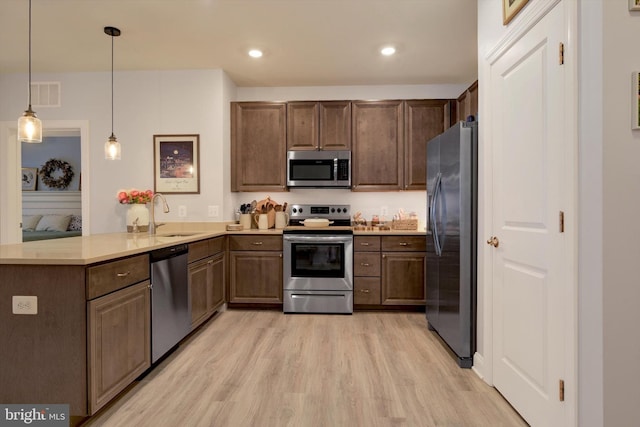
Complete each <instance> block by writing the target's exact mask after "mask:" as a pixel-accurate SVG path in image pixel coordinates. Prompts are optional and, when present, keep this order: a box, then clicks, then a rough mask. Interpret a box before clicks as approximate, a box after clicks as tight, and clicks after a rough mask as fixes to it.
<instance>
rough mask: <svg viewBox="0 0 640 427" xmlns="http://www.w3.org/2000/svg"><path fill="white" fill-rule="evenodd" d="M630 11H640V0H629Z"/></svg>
mask: <svg viewBox="0 0 640 427" xmlns="http://www.w3.org/2000/svg"><path fill="white" fill-rule="evenodd" d="M629 10H640V0H629Z"/></svg>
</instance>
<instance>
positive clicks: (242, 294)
mask: <svg viewBox="0 0 640 427" xmlns="http://www.w3.org/2000/svg"><path fill="white" fill-rule="evenodd" d="M229 269H230V270H231V277H230V283H229V302H231V303H282V252H270V251H246V252H231V253H230V257H229Z"/></svg>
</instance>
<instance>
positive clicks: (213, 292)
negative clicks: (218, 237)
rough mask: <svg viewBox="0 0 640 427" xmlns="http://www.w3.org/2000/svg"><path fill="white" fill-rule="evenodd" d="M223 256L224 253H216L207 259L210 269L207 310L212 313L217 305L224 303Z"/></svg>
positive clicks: (224, 275)
mask: <svg viewBox="0 0 640 427" xmlns="http://www.w3.org/2000/svg"><path fill="white" fill-rule="evenodd" d="M224 262H225V256H224V253H221V254H218V255H216V256H214V257H212V258H211V260H209V267H210V270H211V286H210V288H209V289H210V292H209V298H208V301H209V302H208V311H209V313H213V312H214V311H215V310H216V309H217V308H218V307H220V306H221V305H222V304H224V289H225V279H226V274H225V265H224Z"/></svg>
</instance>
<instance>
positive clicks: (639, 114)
mask: <svg viewBox="0 0 640 427" xmlns="http://www.w3.org/2000/svg"><path fill="white" fill-rule="evenodd" d="M631 81H632V85H631V86H632V87H631V129H640V72H638V71H635V72H633V73H632V77H631Z"/></svg>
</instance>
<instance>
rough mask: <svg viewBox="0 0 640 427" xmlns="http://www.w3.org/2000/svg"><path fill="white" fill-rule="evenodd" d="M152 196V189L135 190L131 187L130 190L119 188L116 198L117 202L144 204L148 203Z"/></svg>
mask: <svg viewBox="0 0 640 427" xmlns="http://www.w3.org/2000/svg"><path fill="white" fill-rule="evenodd" d="M152 197H153V191H151V190H143V191H140V190H136V189H135V188H132V189H131V190H120V191H119V192H118V195H117V198H118V202H120V203H122V204H125V205H126V204H133V203H138V204H144V203H149V202H150V201H151V198H152Z"/></svg>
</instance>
